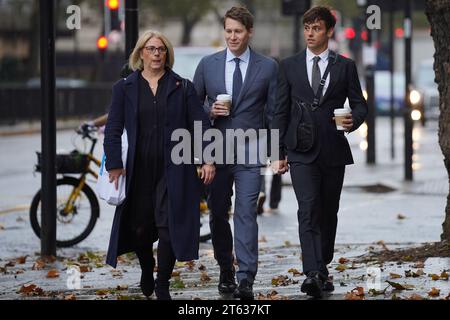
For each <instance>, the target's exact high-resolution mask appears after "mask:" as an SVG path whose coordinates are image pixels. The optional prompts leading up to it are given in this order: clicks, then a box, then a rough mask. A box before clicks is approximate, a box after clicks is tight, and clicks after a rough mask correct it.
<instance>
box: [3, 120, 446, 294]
mask: <svg viewBox="0 0 450 320" xmlns="http://www.w3.org/2000/svg"><path fill="white" fill-rule="evenodd" d="M397 121H398V123H397V126H396V132H395V133H396V140H395V141H396V151H397V154H398V155H400V156H397V157H396V159H395V160H391V159H390V144H389V130H388V122H387V119H384V118H383V119H378V121H377V165H373V166H368V165H366V164H365V152H364V151H363V150H361V148H360V143H361V142H362V141H363V138H362V135H361V134H360V133H359V132H355V133H353V134H351V135H349V136H348V139H349V142H350V144H351V147H352V150H353V155H354V158H355V163H356V164H355V165H354V166H349V167H348V168H347V172H346V178H345V182H344V189H343V193H342V197H341V208H340V211H339V225H338V231H337V239H336V242H337V245H336V252H335V259H334V261H333V263H332V264H331V265H330V271H331V274H332V275H333V276H334V283H335V287H336V290H335V291H334V293H333V294H332V295H330V296H327V297H325V298H326V299H331V300H335V299H359V298H362V297H364V299H393V298H403V299H407V298H411V297H412V298H417V299H418V298H419V297H422V298H427V299H444V298H445V297H447V296H448V295H449V293H450V286H449V282H448V278H447V280H446V276H445V275H446V272H445V271H448V270H449V269H450V261H449V259H448V258H445V259H444V258H438V257H435V258H430V259H428V260H426V261H424V264H423V265H421V263H420V262H418V261H411V262H408V263H402V264H398V263H397V262H395V261H394V262H391V263H384V264H383V265H380V264H378V263H377V262H373V263H370V264H358V263H355V259H356V258H358V257H360V256H362V255H364V254H367V253H368V252H369V251H371V250H383V248H384V246H387V248H389V249H395V248H403V247H411V246H418V245H420V244H421V243H424V242H435V241H439V239H440V234H441V232H442V231H441V224H442V222H443V221H444V210H445V204H446V196H447V193H448V190H449V187H448V178H447V175H446V171H445V168H444V165H443V161H442V158H443V157H442V154H441V152H440V149H439V145H438V143H437V123H429V125H428V126H427V127H426V128H416V130H415V132H414V136H415V150H416V154H415V158H414V168H415V171H414V181H413V182H404V180H403V164H402V162H403V156H402V155H403V142H402V125H401V123H400V120H399V119H398V120H397ZM4 130H5V129H4ZM0 132H2V130H0ZM72 138H73V134H72V133H71V132H70V131H61V132H58V148H61V147H64V148H66V149H69V150H70V146H71V140H72ZM0 147H1V148H2V150H5V149H6V150H10V152H9V153H8V154H2V155H1V158H0V167H1V168H0V188H1V189H2V195H0V243H1V250H0V268H1V269H0V299H78V300H86V299H88V300H92V299H94V300H98V299H108V300H109V299H142V298H143V297H142V295H140V289H139V287H138V284H139V278H140V269H139V265H138V263H137V260H136V259H133V258H132V257H131V256H124V259H123V262H121V263H120V264H119V266H118V268H117V269H112V268H110V267H109V266H105V265H104V252H105V250H106V248H107V244H108V240H109V231H110V227H111V223H112V218H113V208H111V207H109V206H107V205H105V204H102V205H101V216H100V218H99V220H98V221H97V225H96V226H95V228H94V231H93V233H92V234H91V235H90V236H89V237H88V238H87V239H86V240H84V241H83V242H81V243H80V244H79V245H77V246H74V247H72V248H67V249H60V250H58V260H57V261H55V262H53V263H47V264H46V265H45V266H44V265H42V263H40V262H39V261H38V258H39V257H38V255H36V254H35V253H36V252H39V250H40V242H39V239H38V238H37V237H36V236H35V235H34V234H33V232H32V230H31V227H30V223H29V218H28V206H29V203H30V202H31V198H32V196H33V195H34V193H35V192H36V190H37V189H38V188H39V185H40V176H35V177H33V174H32V166H33V164H34V161H35V155H34V154H33V150H39V149H40V137H39V136H38V135H36V134H29V135H20V136H17V135H12V136H0ZM96 152H97V153H100V152H101V151H100V148H97V150H96ZM98 155H99V154H98ZM269 181H270V178H269V179H268V181H267V183H269ZM283 182H284V186H283V200H282V202H281V204H280V207H279V210H278V211H277V212H265V213H264V214H263V215H261V216H259V217H258V222H259V239H260V254H259V271H258V276H257V278H256V281H255V285H254V291H255V294H256V295H257V298H259V299H272V300H277V299H295V300H297V299H300V300H303V299H308V298H307V297H306V296H305V295H304V294H302V293H301V292H300V285H301V283H302V281H303V279H304V276H302V275H301V271H302V270H301V260H300V248H299V240H298V233H297V232H298V231H297V230H298V228H297V218H296V210H297V208H296V200H295V195H294V192H293V190H292V187H291V186H290V181H289V176H284V177H283ZM91 185H92V184H91ZM267 190H268V188H267ZM200 254H201V258H200V260H199V261H195V262H194V263H190V264H184V263H180V264H178V265H177V270H176V273H175V274H174V277H173V279H172V286H173V288H172V292H173V294H172V296H173V298H174V299H187V300H192V299H213V300H215V299H230V297H221V296H219V294H218V292H217V282H218V267H217V265H216V263H215V261H214V259H213V252H212V246H211V243H209V242H207V243H203V244H201V247H200ZM80 255H81V257H80ZM24 256H28V257H27V258H26V259H23V258H22V259H19V260H17V258H19V257H24ZM23 260H25V261H23ZM36 261H38V262H36ZM21 262H25V263H23V264H22V263H21ZM74 265H78V266H79V267H81V271H83V272H81V279H80V289H79V290H70V289H69V288H71V287H73V284H72V285H71V284H70V283H71V282H70V281H69V282H70V283H69V284H68V280H70V279H72V280H73V276H71V274H69V273H70V272H73V270H74V267H73V266H74ZM368 268H369V270H368ZM374 268H375V269H374ZM336 269H337V270H336ZM368 271H369V273H371V272H375V273H374V274H375V275H379V277H378V278H377V279H376V281H375V282H373V281H372V279H373V278H371V277H368V275H367V274H368ZM68 272H69V273H68ZM47 276H50V277H47ZM447 277H448V276H447ZM69 278H70V279H69ZM368 281H369V283H368ZM386 281H391V282H392V283H393V284H392V285H394V286H398V285H396V284H395V283H397V284H400V285H403V290H398V289H396V290H393V286H392V285H389V284H388V283H387V282H386ZM29 285H36V286H37V287H36V288H35V287H29ZM24 286H25V287H24ZM374 286H375V287H376V289H377V291H373V290H372V291H371V293H372V294H369V289H370V288H372V287H374ZM411 286H413V287H411ZM182 287H184V288H182ZM357 287H360V288H362V289H358V290H353V289H355V288H357ZM398 287H399V286H398ZM21 288H23V289H22V292H19V291H20V289H21ZM37 288H41V289H42V291H40V290H39V289H37ZM399 288H400V287H399ZM433 288H435V290H433ZM384 289H386V290H385V291H384V292H383V293H382V292H381V291H383V290H384ZM352 290H353V291H352ZM438 290H439V295H436V294H437V292H438ZM362 293H364V296H363V295H362ZM429 293H430V294H431V295H429ZM433 294H434V295H436V296H433Z"/></svg>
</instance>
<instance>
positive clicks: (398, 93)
mask: <svg viewBox="0 0 450 320" xmlns="http://www.w3.org/2000/svg"><path fill="white" fill-rule="evenodd" d="M361 86H362V88H363V94H364V97H365V98H366V99H367V90H366V89H365V83H364V79H363V78H362V79H361ZM404 97H405V76H404V75H403V74H402V73H400V72H394V113H395V114H396V115H400V114H401V113H402V108H403V105H404V101H405V98H404ZM375 108H376V114H377V115H381V116H386V115H390V113H391V73H390V72H389V71H375Z"/></svg>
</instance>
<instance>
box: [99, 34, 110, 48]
mask: <svg viewBox="0 0 450 320" xmlns="http://www.w3.org/2000/svg"><path fill="white" fill-rule="evenodd" d="M97 48H98V49H100V50H105V49H106V48H108V39H107V38H106V37H105V36H101V37H100V38H98V40H97Z"/></svg>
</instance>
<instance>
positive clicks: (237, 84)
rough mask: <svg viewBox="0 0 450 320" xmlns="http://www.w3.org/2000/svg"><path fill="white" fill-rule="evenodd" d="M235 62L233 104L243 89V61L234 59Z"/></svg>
mask: <svg viewBox="0 0 450 320" xmlns="http://www.w3.org/2000/svg"><path fill="white" fill-rule="evenodd" d="M234 62H236V68H235V69H234V73H233V104H234V102H235V101H237V99H238V97H239V94H240V93H241V89H242V73H241V68H240V67H239V63H240V62H241V59H239V58H234Z"/></svg>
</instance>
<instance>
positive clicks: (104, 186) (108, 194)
mask: <svg viewBox="0 0 450 320" xmlns="http://www.w3.org/2000/svg"><path fill="white" fill-rule="evenodd" d="M127 154H128V137H127V132H126V130H125V129H124V130H123V134H122V163H123V167H124V168H126V165H127ZM105 162H106V155H105V154H104V155H103V158H102V163H101V165H100V171H99V173H98V180H97V185H96V188H95V190H96V191H97V194H98V196H99V198H100V199H102V200H105V201H106V203H108V204H110V205H113V206H118V205H120V204H122V202H123V201H124V200H125V186H126V177H125V176H120V177H119V181H118V189H117V190H116V188H115V187H114V183H111V182H109V174H108V171H106V168H105Z"/></svg>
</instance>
